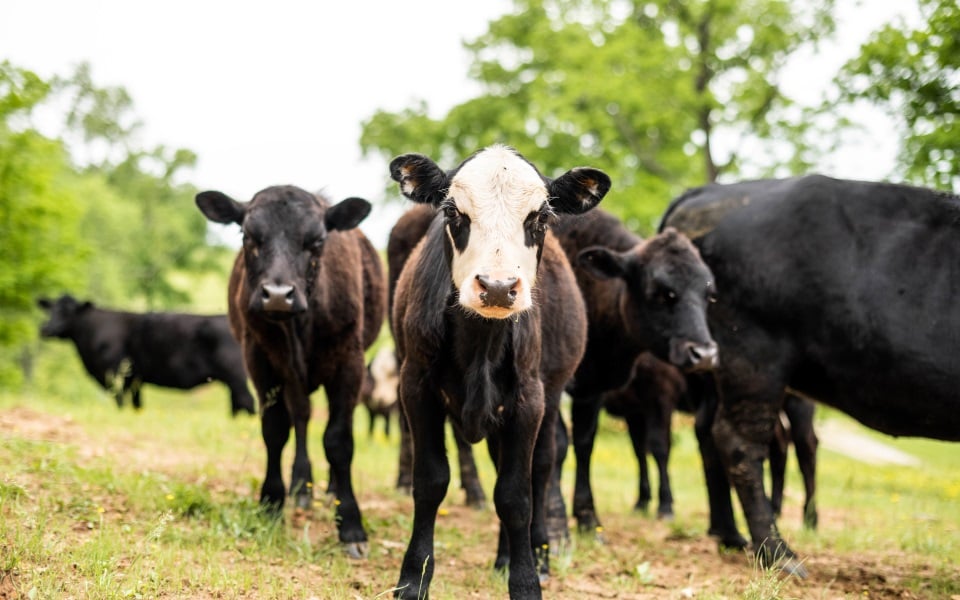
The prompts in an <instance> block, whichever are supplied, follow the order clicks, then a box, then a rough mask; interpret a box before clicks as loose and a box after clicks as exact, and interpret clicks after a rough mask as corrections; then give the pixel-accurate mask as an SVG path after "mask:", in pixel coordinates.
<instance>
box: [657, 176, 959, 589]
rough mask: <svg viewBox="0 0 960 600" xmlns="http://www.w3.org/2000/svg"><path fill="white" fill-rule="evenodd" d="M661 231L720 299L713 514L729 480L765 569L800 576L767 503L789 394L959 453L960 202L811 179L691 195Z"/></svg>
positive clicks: (910, 190) (895, 188) (715, 317)
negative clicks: (683, 242)
mask: <svg viewBox="0 0 960 600" xmlns="http://www.w3.org/2000/svg"><path fill="white" fill-rule="evenodd" d="M663 225H664V226H669V227H675V228H678V229H680V230H681V231H685V232H686V233H687V234H688V235H689V236H690V237H691V238H693V239H694V240H695V243H696V245H697V247H698V248H699V249H700V253H701V255H702V256H703V259H704V260H705V261H706V262H707V264H709V265H710V267H711V269H712V270H713V272H714V275H715V276H716V278H717V287H718V289H719V290H720V293H719V295H718V302H717V303H716V304H715V305H713V306H711V308H710V315H709V316H710V325H711V331H712V332H713V335H714V336H715V338H716V340H717V342H718V344H719V346H720V353H721V360H720V366H719V369H718V370H717V372H716V376H717V383H718V387H719V405H718V408H717V411H716V414H715V418H714V419H713V421H712V423H710V424H706V425H704V427H705V430H708V431H709V432H710V433H711V434H712V439H711V440H708V443H702V444H701V450H702V452H703V460H704V468H705V469H706V470H707V473H708V478H707V479H708V486H709V487H710V492H711V506H713V505H714V504H713V503H714V502H715V501H717V502H720V501H721V500H719V498H721V497H722V496H724V495H725V494H726V489H727V488H726V486H727V482H726V477H727V476H729V478H730V481H732V482H733V484H734V486H735V488H736V490H737V494H738V496H739V498H740V503H741V505H742V506H743V510H744V513H745V514H746V518H747V522H748V525H749V529H750V536H751V538H752V541H753V544H754V550H755V551H756V552H757V554H758V556H759V558H760V559H761V560H762V562H763V564H765V565H767V566H771V565H774V564H776V562H777V560H778V559H784V560H783V561H782V562H781V563H780V564H781V567H782V568H784V569H785V570H787V571H790V572H796V573H798V574H801V575H802V574H803V573H804V569H803V567H802V565H800V564H799V562H798V561H797V560H796V559H795V558H794V557H795V554H794V552H793V551H792V550H791V549H790V548H789V547H788V546H787V544H786V543H785V542H784V541H783V539H782V538H781V536H780V533H779V532H778V530H777V527H776V523H775V520H774V514H773V510H772V507H771V504H770V502H769V500H768V499H767V498H766V496H765V494H764V491H763V478H762V473H763V472H762V463H763V460H764V458H766V456H767V451H768V448H769V444H770V439H771V436H772V435H773V432H774V427H775V423H776V420H777V418H778V415H779V411H780V408H781V405H782V401H783V394H784V389H790V390H795V391H797V392H798V393H801V394H803V395H804V396H807V397H810V398H815V399H816V400H819V401H821V402H825V403H827V404H830V405H832V406H834V407H836V408H838V409H840V410H842V411H844V412H846V413H848V414H849V415H851V416H852V417H854V418H855V419H857V420H859V421H860V422H861V423H863V424H864V425H866V426H868V427H872V428H874V429H877V430H879V431H882V432H884V433H888V434H890V435H896V436H923V437H930V438H936V439H942V440H960V396H958V395H957V390H960V368H958V364H957V361H956V360H955V357H956V356H957V355H958V353H960V305H958V304H957V301H956V299H957V298H958V297H960V199H958V198H957V197H956V196H952V195H949V194H944V193H940V192H935V191H931V190H925V189H921V188H916V187H910V186H906V185H895V184H887V183H868V182H858V181H845V180H838V179H832V178H829V177H824V176H819V175H811V176H806V177H798V178H791V179H783V180H761V181H750V182H743V183H737V184H728V185H720V184H714V185H708V186H705V187H701V188H697V189H694V190H691V191H689V192H687V193H685V194H683V195H682V196H681V197H679V198H677V199H676V200H674V201H673V203H672V204H671V205H670V207H669V208H668V211H667V213H666V215H665V218H664V221H663ZM727 500H728V502H729V498H728V499H727ZM729 520H730V523H731V524H732V512H731V513H730V517H729Z"/></svg>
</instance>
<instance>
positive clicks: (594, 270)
mask: <svg viewBox="0 0 960 600" xmlns="http://www.w3.org/2000/svg"><path fill="white" fill-rule="evenodd" d="M577 264H578V265H579V266H581V267H583V268H584V270H586V272H587V273H589V274H590V275H592V276H593V277H596V278H597V279H611V278H614V277H623V276H624V274H625V273H626V266H625V265H624V260H623V256H622V255H620V254H619V253H617V252H613V251H612V250H610V249H609V248H604V247H603V246H590V247H589V248H584V249H583V250H581V251H580V253H579V254H577Z"/></svg>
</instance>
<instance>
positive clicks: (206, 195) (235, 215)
mask: <svg viewBox="0 0 960 600" xmlns="http://www.w3.org/2000/svg"><path fill="white" fill-rule="evenodd" d="M196 202H197V207H198V208H199V209H200V212H202V213H203V214H204V215H205V216H206V217H207V218H208V219H210V220H211V221H213V222H214V223H224V224H227V225H229V224H230V223H236V224H237V225H242V224H243V215H244V214H246V212H247V205H246V203H244V202H237V201H236V200H234V199H233V198H231V197H230V196H228V195H226V194H224V193H223V192H214V191H210V192H200V193H199V194H197V198H196Z"/></svg>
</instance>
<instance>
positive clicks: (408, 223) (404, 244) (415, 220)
mask: <svg viewBox="0 0 960 600" xmlns="http://www.w3.org/2000/svg"><path fill="white" fill-rule="evenodd" d="M436 214H437V210H436V209H435V208H434V207H433V206H432V205H430V204H415V205H413V206H412V207H411V208H410V209H409V210H407V211H406V212H405V213H403V214H402V215H400V218H399V219H397V222H396V223H395V224H394V226H393V227H392V228H391V229H390V236H389V237H388V239H387V281H388V290H389V291H388V295H387V306H388V312H387V317H388V319H389V320H390V331H391V332H394V331H395V330H394V324H393V319H392V318H390V316H391V315H392V314H393V299H394V292H395V290H396V286H397V280H398V279H399V278H400V272H401V271H402V270H403V265H404V264H406V262H407V259H408V258H409V257H410V253H411V252H413V249H414V248H415V247H416V245H417V244H418V243H420V240H421V239H423V236H425V235H426V234H427V230H428V229H429V228H430V223H432V222H433V218H434V217H435V216H436ZM394 337H396V334H395V333H394ZM453 440H454V443H456V445H457V459H458V462H459V465H460V487H461V488H463V491H464V492H465V494H466V504H467V506H472V507H474V508H477V509H481V508H484V507H485V506H486V504H487V496H486V494H485V493H484V492H483V486H482V485H481V483H480V475H479V473H478V472H477V464H476V462H475V461H474V459H473V448H472V447H471V445H470V443H469V442H467V441H466V440H465V439H463V434H461V433H460V431H459V430H458V429H457V428H456V427H454V428H453ZM397 467H398V468H397V489H398V490H401V491H403V492H405V493H410V491H411V490H412V489H413V440H411V439H410V428H409V427H407V421H406V419H405V418H403V416H402V415H401V418H400V459H399V461H398V465H397Z"/></svg>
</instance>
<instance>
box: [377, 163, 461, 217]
mask: <svg viewBox="0 0 960 600" xmlns="http://www.w3.org/2000/svg"><path fill="white" fill-rule="evenodd" d="M390 177H392V178H393V180H394V181H396V182H397V183H399V184H400V191H401V192H402V193H403V195H404V196H406V197H407V198H410V199H411V200H413V201H414V202H419V203H421V204H432V205H434V206H439V205H440V202H441V201H442V200H443V199H444V198H446V196H447V191H448V189H449V188H450V185H449V183H448V181H447V174H446V173H444V172H443V170H442V169H441V168H440V167H438V166H437V163H435V162H433V161H432V160H430V158H428V157H426V156H424V155H422V154H404V155H401V156H398V157H396V158H394V159H393V160H392V161H390Z"/></svg>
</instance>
